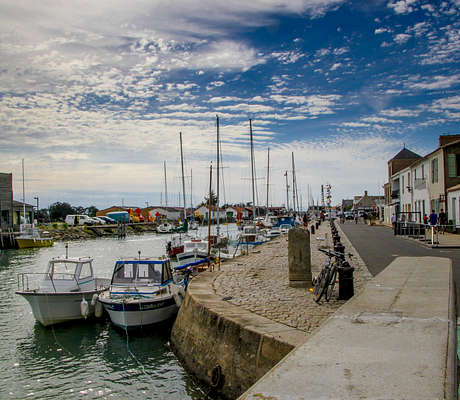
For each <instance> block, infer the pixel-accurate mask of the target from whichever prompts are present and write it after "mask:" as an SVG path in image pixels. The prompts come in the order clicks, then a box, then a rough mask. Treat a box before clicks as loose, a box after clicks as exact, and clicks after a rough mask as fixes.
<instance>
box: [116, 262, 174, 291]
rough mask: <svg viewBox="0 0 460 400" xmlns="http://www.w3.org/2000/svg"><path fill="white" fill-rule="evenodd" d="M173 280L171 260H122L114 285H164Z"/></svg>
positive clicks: (117, 269)
mask: <svg viewBox="0 0 460 400" xmlns="http://www.w3.org/2000/svg"><path fill="white" fill-rule="evenodd" d="M171 279H172V272H171V268H170V264H169V260H157V261H155V260H120V261H117V262H116V263H115V269H114V271H113V276H112V285H127V286H128V285H149V286H151V285H162V284H164V283H166V282H168V281H169V280H171Z"/></svg>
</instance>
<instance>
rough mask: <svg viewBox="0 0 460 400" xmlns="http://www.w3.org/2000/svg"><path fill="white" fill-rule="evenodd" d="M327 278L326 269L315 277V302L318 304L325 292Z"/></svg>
mask: <svg viewBox="0 0 460 400" xmlns="http://www.w3.org/2000/svg"><path fill="white" fill-rule="evenodd" d="M327 276H328V272H327V270H326V269H323V270H322V271H321V272H320V273H319V275H318V276H317V277H316V285H315V291H314V294H315V301H316V302H317V303H318V302H319V301H320V300H321V297H323V294H324V292H325V290H326V285H327Z"/></svg>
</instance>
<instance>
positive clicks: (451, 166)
mask: <svg viewBox="0 0 460 400" xmlns="http://www.w3.org/2000/svg"><path fill="white" fill-rule="evenodd" d="M455 156H456V155H455V154H448V155H447V176H448V177H449V178H455V177H456V176H457V167H456V157H455Z"/></svg>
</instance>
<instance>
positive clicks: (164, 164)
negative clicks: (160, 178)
mask: <svg viewBox="0 0 460 400" xmlns="http://www.w3.org/2000/svg"><path fill="white" fill-rule="evenodd" d="M163 171H164V175H165V206H166V207H168V183H167V182H168V181H167V180H166V161H163Z"/></svg>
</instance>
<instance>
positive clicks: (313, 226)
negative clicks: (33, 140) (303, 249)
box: [310, 225, 315, 235]
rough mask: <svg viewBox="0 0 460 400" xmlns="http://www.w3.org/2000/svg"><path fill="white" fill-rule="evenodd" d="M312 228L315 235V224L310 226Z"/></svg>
mask: <svg viewBox="0 0 460 400" xmlns="http://www.w3.org/2000/svg"><path fill="white" fill-rule="evenodd" d="M310 230H311V234H312V235H314V234H315V225H312V226H311V227H310Z"/></svg>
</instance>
